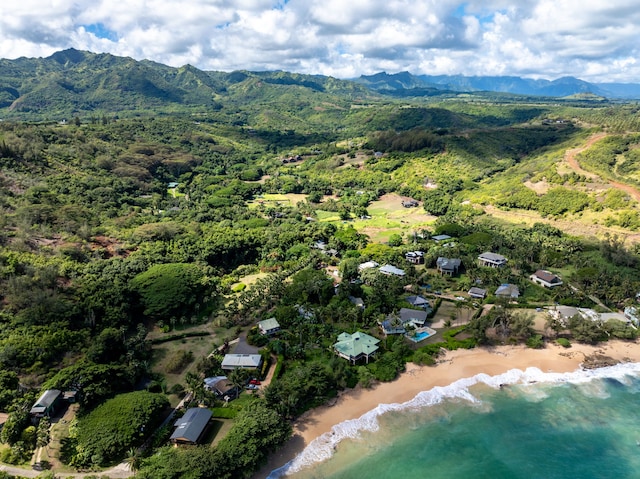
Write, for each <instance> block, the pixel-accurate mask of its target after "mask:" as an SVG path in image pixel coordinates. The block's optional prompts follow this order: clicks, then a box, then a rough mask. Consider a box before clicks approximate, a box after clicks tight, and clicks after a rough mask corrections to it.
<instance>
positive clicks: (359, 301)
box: [349, 296, 364, 309]
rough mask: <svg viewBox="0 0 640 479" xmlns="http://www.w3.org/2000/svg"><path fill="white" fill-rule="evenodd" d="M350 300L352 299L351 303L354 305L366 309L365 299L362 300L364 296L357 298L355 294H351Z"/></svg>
mask: <svg viewBox="0 0 640 479" xmlns="http://www.w3.org/2000/svg"><path fill="white" fill-rule="evenodd" d="M349 301H351V304H353V305H354V306H357V307H358V308H360V309H364V301H363V300H362V298H356V297H355V296H349Z"/></svg>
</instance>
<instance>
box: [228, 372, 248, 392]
mask: <svg viewBox="0 0 640 479" xmlns="http://www.w3.org/2000/svg"><path fill="white" fill-rule="evenodd" d="M251 374H252V373H251V371H249V370H248V369H242V368H236V369H234V370H233V371H231V372H230V373H229V375H228V379H229V382H230V383H231V384H233V386H234V387H235V389H236V398H237V397H238V396H239V395H240V393H241V392H242V390H243V389H244V386H245V385H246V384H247V380H248V379H249V377H250V376H251Z"/></svg>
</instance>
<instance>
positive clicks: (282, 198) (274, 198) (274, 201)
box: [247, 193, 307, 208]
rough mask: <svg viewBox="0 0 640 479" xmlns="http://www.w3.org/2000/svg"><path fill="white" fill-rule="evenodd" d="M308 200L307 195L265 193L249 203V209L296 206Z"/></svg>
mask: <svg viewBox="0 0 640 479" xmlns="http://www.w3.org/2000/svg"><path fill="white" fill-rule="evenodd" d="M306 198H307V195H300V194H296V193H287V194H286V195H284V194H276V193H265V194H264V195H261V196H260V197H258V198H255V199H253V200H251V201H248V202H247V205H248V206H249V208H257V207H258V206H260V205H264V206H277V205H281V206H291V207H293V206H295V205H296V204H298V202H300V201H304V200H305V199H306Z"/></svg>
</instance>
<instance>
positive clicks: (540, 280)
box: [529, 269, 562, 288]
mask: <svg viewBox="0 0 640 479" xmlns="http://www.w3.org/2000/svg"><path fill="white" fill-rule="evenodd" d="M529 278H530V279H531V281H533V282H534V283H536V284H539V285H540V286H543V287H545V288H555V287H556V286H561V285H562V280H561V279H560V278H559V277H558V276H556V275H555V274H553V273H552V272H551V271H545V270H543V269H539V270H537V271H536V272H535V273H533V274H532V275H531V276H529Z"/></svg>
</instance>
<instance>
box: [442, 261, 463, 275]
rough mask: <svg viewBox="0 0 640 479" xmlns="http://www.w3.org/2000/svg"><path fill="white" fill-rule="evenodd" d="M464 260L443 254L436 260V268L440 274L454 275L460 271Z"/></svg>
mask: <svg viewBox="0 0 640 479" xmlns="http://www.w3.org/2000/svg"><path fill="white" fill-rule="evenodd" d="M461 264H462V261H461V260H460V259H459V258H443V257H442V256H441V257H439V258H438V259H437V260H436V268H437V269H438V271H439V272H440V274H446V275H449V276H453V275H454V274H457V273H458V270H459V269H460V265H461Z"/></svg>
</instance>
